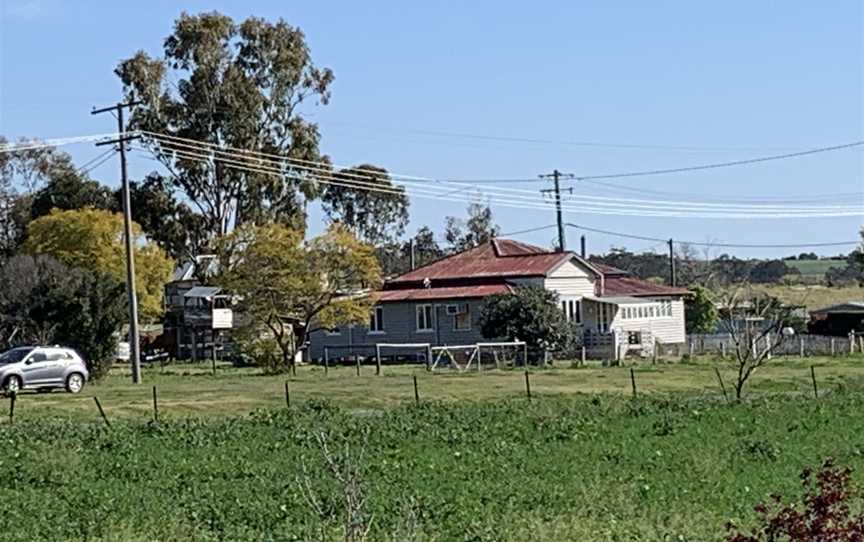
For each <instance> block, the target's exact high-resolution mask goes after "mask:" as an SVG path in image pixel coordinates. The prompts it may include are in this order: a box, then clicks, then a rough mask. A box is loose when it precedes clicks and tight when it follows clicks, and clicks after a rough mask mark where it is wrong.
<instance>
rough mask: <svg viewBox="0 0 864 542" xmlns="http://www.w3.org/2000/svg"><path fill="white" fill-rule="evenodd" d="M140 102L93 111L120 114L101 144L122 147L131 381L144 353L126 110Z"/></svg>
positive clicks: (138, 378) (138, 375)
mask: <svg viewBox="0 0 864 542" xmlns="http://www.w3.org/2000/svg"><path fill="white" fill-rule="evenodd" d="M138 103H140V102H126V103H118V104H116V105H112V106H110V107H104V108H102V109H94V110H93V111H92V112H91V114H93V115H97V114H99V113H106V112H109V111H112V112H114V114H115V116H116V117H117V134H118V136H119V137H118V138H117V139H112V140H110V141H102V142H99V143H97V144H96V145H97V146H101V145H114V144H117V145H118V146H119V149H120V182H121V184H122V192H123V241H124V244H125V248H126V295H127V297H128V298H129V362H130V364H131V365H132V382H133V383H135V384H140V383H141V353H140V352H139V344H140V343H139V339H138V337H139V331H138V294H137V292H136V291H135V253H134V250H133V249H134V246H133V244H134V240H133V238H132V210H131V208H130V207H131V202H130V198H129V178H128V177H127V174H126V142H127V141H131V140H132V139H136V138H137V137H138V136H137V135H133V136H126V126H125V125H124V123H123V110H124V109H127V108H131V107H133V106H135V105H137V104H138Z"/></svg>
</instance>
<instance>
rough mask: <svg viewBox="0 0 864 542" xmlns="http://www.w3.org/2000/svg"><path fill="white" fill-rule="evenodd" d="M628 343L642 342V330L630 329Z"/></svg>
mask: <svg viewBox="0 0 864 542" xmlns="http://www.w3.org/2000/svg"><path fill="white" fill-rule="evenodd" d="M627 344H642V332H641V331H629V332H628V333H627Z"/></svg>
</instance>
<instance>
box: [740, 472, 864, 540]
mask: <svg viewBox="0 0 864 542" xmlns="http://www.w3.org/2000/svg"><path fill="white" fill-rule="evenodd" d="M851 473H852V471H851V469H849V468H840V467H835V466H834V461H833V460H832V459H827V460H826V461H825V462H824V463H823V464H822V467H821V468H820V469H819V471H818V472H815V473H814V472H813V470H812V469H810V468H807V469H804V471H803V472H802V473H801V482H802V484H803V485H804V487H805V488H807V491H806V493H805V495H804V498H803V502H802V503H801V505H796V504H787V505H784V504H783V503H782V501H781V499H780V497H779V496H777V495H772V496H771V501H770V503H768V504H766V503H760V504H759V505H757V506H756V508H755V510H756V513H757V514H759V516H760V519H761V524H762V526H761V527H760V528H759V529H758V530H757V531H756V532H755V533H753V534H742V533H740V532H738V531H737V529H736V528H735V526H734V525H733V524H731V523H729V524H727V525H726V528H727V530H728V531H730V535H729V537H728V538H727V541H728V542H779V541H781V540H782V541H789V542H804V541H806V542H840V541H844V542H846V541H851V542H864V513H858V514H853V513H852V511H851V510H850V509H849V503H850V502H853V501H855V500H858V499H860V498H861V495H860V493H859V492H858V491H857V490H856V488H855V487H853V486H852V484H851Z"/></svg>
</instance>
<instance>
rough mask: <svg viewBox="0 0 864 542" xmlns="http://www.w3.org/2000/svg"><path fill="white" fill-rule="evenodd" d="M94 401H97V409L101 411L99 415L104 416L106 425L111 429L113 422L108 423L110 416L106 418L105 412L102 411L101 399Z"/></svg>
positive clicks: (95, 398)
mask: <svg viewBox="0 0 864 542" xmlns="http://www.w3.org/2000/svg"><path fill="white" fill-rule="evenodd" d="M93 400H94V401H96V408H98V409H99V414H100V415H101V416H102V419H103V420H105V425H107V426H108V427H111V422H109V421H108V416H106V415H105V411H104V410H102V403H100V402H99V398H98V397H93Z"/></svg>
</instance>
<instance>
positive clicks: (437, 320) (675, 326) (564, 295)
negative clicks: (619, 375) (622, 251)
mask: <svg viewBox="0 0 864 542" xmlns="http://www.w3.org/2000/svg"><path fill="white" fill-rule="evenodd" d="M525 285H533V286H540V287H543V288H546V289H548V290H551V291H554V292H556V293H557V294H558V295H559V298H560V303H561V310H562V311H564V313H565V314H566V315H567V318H568V319H570V321H572V322H573V324H574V325H575V326H577V327H578V329H579V330H580V331H581V333H582V335H583V338H584V342H585V344H586V345H588V346H591V345H592V344H599V343H604V344H615V345H616V347H617V350H615V352H616V353H625V352H627V351H634V350H636V351H640V352H642V353H646V352H651V351H652V350H653V349H654V347H655V344H664V345H679V344H683V343H684V342H685V341H686V335H685V331H684V296H686V295H687V290H684V289H680V288H671V287H668V286H662V285H658V284H653V283H651V282H647V281H644V280H641V279H638V278H635V277H633V276H631V275H630V274H629V273H627V272H626V271H622V270H620V269H615V268H612V267H608V266H604V265H599V264H594V263H590V262H588V261H587V260H585V259H583V258H581V257H579V256H578V255H576V254H574V253H572V252H550V251H548V250H545V249H543V248H540V247H536V246H532V245H528V244H525V243H521V242H518V241H512V240H506V239H495V240H492V241H489V242H487V243H484V244H482V245H480V246H478V247H475V248H472V249H470V250H466V251H464V252H460V253H458V254H454V255H452V256H449V257H447V258H444V259H441V260H438V261H436V262H433V263H430V264H428V265H425V266H423V267H420V268H417V269H415V270H413V271H411V272H409V273H406V274H404V275H401V276H399V277H396V278H394V279H390V280H388V281H386V282H385V284H384V286H383V288H382V290H381V291H379V292H376V293H375V296H376V300H377V305H376V306H375V308H374V309H373V311H372V314H371V315H370V320H369V325H368V326H349V327H346V328H344V329H333V330H330V331H318V332H315V333H313V334H312V336H311V337H310V344H309V352H308V355H309V358H311V359H313V360H320V359H322V358H323V357H324V349H325V347H326V348H327V349H328V351H329V355H330V356H332V357H344V356H350V355H353V354H357V355H360V356H368V355H371V354H374V351H375V345H376V344H377V343H389V344H392V343H427V344H431V345H432V346H447V345H464V344H473V343H477V342H483V341H484V340H488V339H484V338H483V337H482V335H481V333H480V329H479V324H478V317H479V313H480V308H481V306H482V303H483V300H484V298H486V297H487V296H490V295H493V294H500V293H506V292H509V291H512V290H513V289H514V288H518V287H519V286H525Z"/></svg>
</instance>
